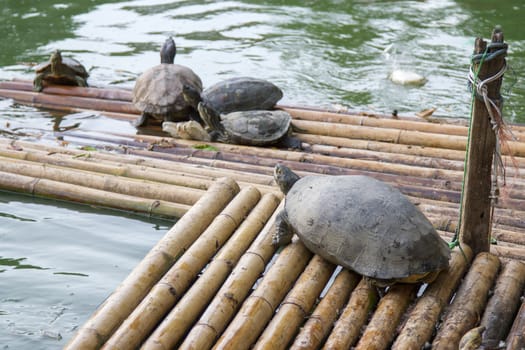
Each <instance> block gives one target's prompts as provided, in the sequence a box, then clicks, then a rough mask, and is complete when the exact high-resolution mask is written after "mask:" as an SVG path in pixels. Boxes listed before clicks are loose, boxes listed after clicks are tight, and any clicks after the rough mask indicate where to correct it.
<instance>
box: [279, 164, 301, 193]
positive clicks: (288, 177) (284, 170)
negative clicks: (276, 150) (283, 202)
mask: <svg viewBox="0 0 525 350" xmlns="http://www.w3.org/2000/svg"><path fill="white" fill-rule="evenodd" d="M273 178H274V179H275V182H277V184H278V185H279V187H280V188H281V191H282V192H283V193H284V194H287V193H288V191H290V189H291V188H292V187H293V185H294V184H295V183H296V182H297V180H299V175H297V174H296V173H294V172H293V171H292V169H290V168H288V167H287V166H286V165H283V164H280V163H278V164H276V165H275V168H274V169H273Z"/></svg>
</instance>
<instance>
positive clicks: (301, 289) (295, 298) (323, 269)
mask: <svg viewBox="0 0 525 350" xmlns="http://www.w3.org/2000/svg"><path fill="white" fill-rule="evenodd" d="M334 269H335V266H334V265H333V264H331V263H329V262H328V261H326V260H324V259H323V258H321V257H320V256H318V255H315V256H314V257H313V258H312V260H310V263H309V264H308V266H306V269H305V270H304V272H303V273H302V274H301V276H299V279H298V280H297V281H296V282H295V285H294V287H293V288H292V290H291V291H290V293H288V295H287V296H286V298H285V299H284V301H283V302H282V303H281V305H280V306H279V311H278V312H277V313H276V314H275V316H274V317H273V318H272V320H271V321H270V323H269V324H268V326H267V327H266V329H265V330H264V331H263V333H262V334H261V336H260V337H259V339H258V340H257V342H256V343H255V346H254V347H253V349H256V350H264V349H266V350H273V349H288V348H289V343H290V342H291V341H292V339H293V337H294V336H295V334H296V333H297V331H298V330H299V328H300V327H301V325H302V324H303V322H304V320H305V318H306V317H307V316H308V315H309V314H310V310H311V309H312V307H313V305H314V302H315V300H316V299H317V297H318V296H319V295H320V294H321V292H322V291H323V289H324V287H325V285H326V283H327V282H328V280H329V279H330V276H331V275H332V273H333V272H334Z"/></svg>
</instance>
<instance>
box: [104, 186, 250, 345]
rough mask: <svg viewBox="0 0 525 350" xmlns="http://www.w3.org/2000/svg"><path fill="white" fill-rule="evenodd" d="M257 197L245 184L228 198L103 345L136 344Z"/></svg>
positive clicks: (158, 320) (222, 241) (188, 285)
mask: <svg viewBox="0 0 525 350" xmlns="http://www.w3.org/2000/svg"><path fill="white" fill-rule="evenodd" d="M259 199H260V193H259V191H257V189H255V187H246V188H244V189H243V190H241V192H239V194H238V195H237V196H236V197H235V198H233V199H232V200H231V202H230V203H229V204H228V205H227V206H226V208H224V210H223V211H222V212H221V213H220V214H219V215H218V216H217V217H216V218H215V219H214V220H213V221H212V223H211V224H210V225H209V226H208V228H207V229H206V230H205V231H204V232H203V233H202V234H201V235H200V236H199V237H198V239H197V240H196V241H195V242H194V243H193V244H192V245H191V246H190V247H188V249H187V250H186V251H185V252H184V253H183V254H182V255H181V256H180V257H179V258H178V260H177V261H176V262H175V263H174V264H173V266H172V267H171V268H170V269H169V270H168V271H167V272H166V273H165V275H164V276H163V277H162V278H161V279H160V281H159V282H158V283H157V284H155V286H153V288H152V289H151V291H150V292H149V293H148V294H147V295H146V297H145V298H144V299H143V300H142V302H141V303H140V304H139V305H138V306H137V307H136V308H135V310H133V312H132V313H131V314H130V315H129V316H128V317H127V318H126V320H125V321H124V322H123V323H122V324H121V326H120V327H119V328H118V329H117V330H116V332H115V333H114V334H113V335H112V336H111V338H110V339H109V340H108V341H107V343H106V344H105V345H104V347H103V348H104V349H129V348H136V347H138V346H139V345H140V344H141V342H143V341H144V340H145V339H146V338H147V336H148V335H149V334H150V333H151V331H152V330H153V328H154V327H155V326H156V325H157V324H158V323H159V322H160V321H161V320H162V318H163V317H164V316H165V315H166V314H167V313H168V312H169V311H170V310H171V309H172V307H173V306H174V305H175V303H176V302H177V301H178V300H180V298H181V297H182V296H183V295H184V293H185V292H186V290H188V288H189V287H190V285H191V283H192V282H193V281H194V280H195V279H196V278H197V276H198V274H199V273H200V271H201V270H202V269H203V268H204V267H205V266H206V264H207V263H208V262H209V260H210V259H211V257H212V256H213V255H214V254H215V253H216V252H217V250H218V249H219V247H221V246H222V245H223V244H224V242H225V241H226V240H227V239H228V238H229V237H230V236H231V235H232V234H233V232H234V231H235V229H236V228H237V227H238V226H239V225H240V224H241V222H242V221H243V219H244V218H245V217H246V215H247V214H248V213H249V212H250V211H251V210H252V209H253V207H254V206H255V205H256V204H257V202H258V201H259Z"/></svg>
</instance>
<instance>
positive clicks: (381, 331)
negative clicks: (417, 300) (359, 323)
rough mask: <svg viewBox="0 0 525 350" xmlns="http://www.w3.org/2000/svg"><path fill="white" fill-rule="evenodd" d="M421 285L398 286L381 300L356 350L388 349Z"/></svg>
mask: <svg viewBox="0 0 525 350" xmlns="http://www.w3.org/2000/svg"><path fill="white" fill-rule="evenodd" d="M418 287H419V285H417V284H396V285H393V286H392V287H390V289H389V290H388V293H387V294H386V295H385V296H384V297H383V298H381V300H380V301H379V304H378V305H377V309H376V311H375V312H374V315H373V316H372V319H371V320H370V322H369V323H368V326H367V327H366V329H365V331H364V333H363V335H362V337H361V339H359V342H358V343H357V345H356V347H355V349H356V350H365V349H370V350H371V349H377V350H379V349H387V348H388V346H389V345H390V343H391V342H392V340H393V339H394V337H395V331H396V327H397V326H398V324H399V321H400V320H401V316H403V313H404V312H405V310H406V308H407V307H408V305H409V303H410V302H411V300H412V299H413V298H414V297H415V295H416V291H417V288H418Z"/></svg>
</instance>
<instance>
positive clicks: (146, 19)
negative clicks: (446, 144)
mask: <svg viewBox="0 0 525 350" xmlns="http://www.w3.org/2000/svg"><path fill="white" fill-rule="evenodd" d="M524 10H525V5H524V3H523V2H522V1H521V0H513V1H509V0H500V1H487V0H485V1H483V0H481V1H480V0H477V1H473V0H461V1H460V0H458V1H452V0H429V1H371V0H360V1H343V0H332V1H284V0H283V1H278V0H275V1H247V0H246V1H160V0H153V1H146V0H141V1H138V0H136V1H133V0H132V1H103V0H90V1H51V0H41V1H29V0H4V1H2V6H1V10H0V30H1V32H2V33H3V38H2V39H3V40H2V41H1V44H0V80H6V79H12V78H25V79H32V77H33V72H32V69H31V65H32V64H34V63H36V62H40V61H42V60H45V59H47V57H48V56H49V54H50V53H51V52H52V51H53V50H55V49H57V48H58V49H61V50H62V51H64V52H65V53H66V55H71V56H73V57H75V58H77V59H79V60H80V61H81V62H82V63H83V64H84V65H85V66H86V67H87V68H88V70H89V73H90V78H89V83H90V84H91V85H93V86H104V85H114V86H124V87H132V86H133V83H134V81H135V79H136V77H137V76H138V75H139V74H140V73H141V72H142V71H144V70H145V69H147V68H148V67H150V66H152V65H154V64H156V63H157V62H158V59H159V57H158V48H159V46H160V44H161V43H162V42H163V41H164V40H165V38H166V37H167V36H169V35H171V36H173V37H174V38H175V40H176V43H177V46H178V54H177V57H176V61H177V62H178V63H180V64H184V65H187V66H189V67H191V68H192V69H193V70H194V71H195V72H197V73H198V74H199V75H200V77H201V78H202V80H203V82H204V84H205V85H206V86H208V85H211V84H213V83H215V82H217V81H219V80H221V79H225V78H230V77H234V76H240V75H250V76H258V77H262V78H265V79H269V80H271V81H273V82H274V83H276V84H277V85H279V86H280V87H281V88H282V89H283V91H284V95H285V96H284V98H283V100H282V103H286V104H296V105H301V104H302V105H311V106H322V107H337V108H339V107H341V106H344V107H348V108H350V109H352V110H357V111H373V112H379V113H390V112H391V111H392V110H394V109H397V110H399V111H400V113H401V114H408V115H409V114H413V113H414V112H417V111H419V110H422V109H426V108H430V107H435V108H437V111H436V114H437V115H439V116H447V117H454V118H466V117H468V113H469V108H470V94H469V92H468V90H467V78H466V77H467V74H468V68H469V57H470V55H471V53H472V50H473V43H474V38H475V37H476V36H483V37H485V38H487V37H489V36H490V33H491V31H492V29H493V27H494V25H496V24H499V25H501V26H502V28H503V30H504V33H505V38H506V42H507V43H508V44H509V52H508V61H509V64H510V66H511V67H512V69H511V70H509V71H508V72H507V73H506V75H505V79H504V89H503V94H504V97H505V101H506V102H505V105H504V115H505V117H506V118H507V119H508V120H511V121H516V122H522V123H523V122H525V87H524V84H523V79H522V78H521V77H522V76H523V70H524V63H523V62H524V57H525V31H523V29H522V22H523V14H524V13H525V12H524ZM387 48H389V49H388V50H387ZM397 68H401V69H408V70H411V71H414V72H417V73H419V74H422V75H424V76H425V77H426V79H427V83H426V84H425V85H423V86H421V87H405V86H399V85H396V84H393V83H392V82H391V81H389V80H388V75H389V73H390V72H392V70H393V69H397ZM75 127H82V128H83V129H86V130H95V131H96V130H119V131H122V132H127V133H132V132H134V130H135V129H134V128H133V127H132V126H131V125H129V124H128V123H124V122H121V121H115V120H112V119H109V118H104V117H100V116H97V115H95V114H90V113H77V114H72V115H58V114H55V113H53V114H52V113H50V112H49V111H44V110H39V109H36V108H33V107H30V106H24V105H19V104H16V103H14V102H13V101H11V100H0V135H4V136H8V137H18V138H25V139H30V140H41V139H43V140H44V141H46V142H51V143H54V144H56V140H54V139H53V138H49V137H48V138H46V136H45V135H46V133H47V134H49V132H50V131H51V132H52V131H53V130H57V129H59V128H75ZM113 214H114V213H108V212H107V211H100V210H88V209H86V207H78V206H68V205H64V203H57V202H49V201H44V202H41V201H38V200H31V199H28V198H26V197H21V196H16V195H11V194H6V193H2V192H0V345H2V346H3V348H8V349H29V348H31V349H51V348H60V347H61V346H63V345H64V344H65V342H66V341H67V340H68V339H69V338H70V337H71V335H72V334H73V332H74V330H75V329H76V328H77V327H78V326H79V325H81V324H82V322H83V321H84V320H85V319H86V318H87V317H88V316H89V315H90V314H91V313H92V312H93V310H94V309H95V308H96V306H97V305H98V304H99V303H100V302H101V301H102V300H103V299H104V298H106V297H107V295H108V294H109V293H110V292H111V291H112V290H113V289H114V288H115V286H117V285H118V283H119V282H120V281H121V280H122V279H123V278H124V277H125V276H126V275H127V273H128V272H129V271H130V269H131V268H132V267H133V266H134V265H135V264H136V263H137V262H138V261H139V260H140V259H141V257H142V256H143V255H144V254H145V253H146V252H147V251H148V250H149V249H150V247H151V246H152V245H153V244H154V243H155V242H156V241H157V240H158V239H159V238H160V237H161V236H162V234H163V233H164V232H165V231H166V229H167V228H168V227H169V224H167V223H163V224H162V223H161V224H159V223H152V222H148V221H142V220H139V219H138V218H135V217H126V216H122V215H113ZM59 335H60V336H59ZM59 338H61V339H59Z"/></svg>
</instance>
